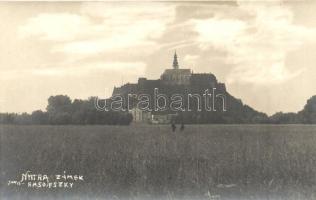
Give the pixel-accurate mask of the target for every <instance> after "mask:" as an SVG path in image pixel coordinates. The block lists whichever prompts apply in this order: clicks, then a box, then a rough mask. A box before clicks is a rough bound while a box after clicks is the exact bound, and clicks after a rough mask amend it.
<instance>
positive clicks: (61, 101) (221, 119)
mask: <svg viewBox="0 0 316 200" xmlns="http://www.w3.org/2000/svg"><path fill="white" fill-rule="evenodd" d="M95 98H96V97H90V98H89V99H87V100H80V99H75V100H73V101H72V100H71V99H70V98H69V97H68V96H66V95H57V96H51V97H49V98H48V105H47V107H46V111H42V110H36V111H33V112H32V113H31V114H28V113H22V114H17V113H0V124H38V125H41V124H43V125H45V124H49V125H66V124H78V125H84V124H100V125H102V124H103V125H129V124H130V123H131V122H132V120H133V117H132V115H131V114H130V113H127V112H118V111H108V112H102V111H98V110H97V109H96V108H95V106H94V101H95ZM236 105H237V104H236ZM238 105H239V104H238ZM235 107H236V108H234V109H232V111H234V112H232V111H230V112H231V113H228V112H227V114H228V115H227V114H225V113H223V112H222V113H214V112H212V113H206V112H201V113H198V114H197V113H194V112H192V113H191V114H190V113H188V112H187V113H184V115H183V116H181V120H182V121H184V122H185V123H197V124H198V123H204V124H205V123H206V124H208V123H224V124H230V123H243V124H245V123H261V124H316V95H315V96H313V97H311V98H310V99H308V100H307V103H306V105H305V106H304V108H303V109H302V110H301V111H299V112H297V113H293V112H292V113H283V112H277V113H275V114H274V115H272V116H269V117H268V116H267V115H266V114H264V113H259V114H253V113H254V112H253V111H252V109H251V108H250V107H247V106H245V105H243V108H239V107H240V106H239V107H238V106H235ZM237 108H238V109H237ZM242 111H243V112H242ZM236 119H240V121H236Z"/></svg>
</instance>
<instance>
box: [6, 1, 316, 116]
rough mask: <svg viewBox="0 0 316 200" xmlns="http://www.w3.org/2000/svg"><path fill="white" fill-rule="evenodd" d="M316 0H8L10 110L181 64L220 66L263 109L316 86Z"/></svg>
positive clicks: (85, 93) (236, 89)
mask: <svg viewBox="0 0 316 200" xmlns="http://www.w3.org/2000/svg"><path fill="white" fill-rule="evenodd" d="M315 10H316V2H315V1H309V0H306V1H277V0H275V1H272V0H271V1H216V2H183V1H181V2H145V1H142V2H135V1H133V2H122V1H120V2H11V3H8V2H0V22H1V23H0V33H1V37H0V44H1V45H0V112H18V113H22V112H32V111H34V110H37V109H42V110H45V108H46V106H47V99H48V97H49V96H51V95H58V94H65V95H68V96H69V97H71V98H72V99H75V98H80V99H87V98H88V97H90V96H99V97H108V96H110V95H111V93H112V90H113V87H114V86H120V85H122V83H127V82H130V83H135V82H137V79H138V78H139V77H147V78H149V79H158V78H159V77H160V75H161V74H162V72H163V71H164V69H166V68H171V66H172V59H173V54H174V51H175V50H176V51H177V54H178V57H179V65H180V68H190V69H192V70H193V71H194V73H213V74H214V75H215V76H216V77H217V79H218V80H219V81H220V82H223V83H225V84H226V88H227V91H228V92H229V93H230V94H232V95H233V96H235V97H236V98H239V99H241V100H242V101H243V103H245V104H248V105H250V106H251V107H253V108H254V109H256V110H258V111H262V112H265V113H267V114H269V115H271V114H273V113H275V112H279V111H282V112H297V111H299V110H301V109H302V108H303V106H304V105H305V103H306V101H307V99H309V98H310V97H311V96H313V95H316V84H315V81H316V66H315V63H316V62H315V61H316V60H315V59H316V15H315V13H314V11H315Z"/></svg>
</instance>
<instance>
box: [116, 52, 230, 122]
mask: <svg viewBox="0 0 316 200" xmlns="http://www.w3.org/2000/svg"><path fill="white" fill-rule="evenodd" d="M154 88H159V91H161V92H164V93H166V94H169V95H170V94H174V93H179V94H184V93H186V92H188V91H196V92H203V91H205V89H207V88H216V89H217V90H218V91H224V92H226V88H225V85H224V84H223V83H219V82H218V81H217V79H216V77H215V76H214V75H213V74H211V73H193V72H192V71H191V69H182V68H180V67H179V62H178V55H177V53H176V52H175V54H174V56H173V63H172V68H171V69H166V70H165V71H164V72H163V73H162V75H161V76H160V79H157V80H148V79H147V78H139V79H138V82H137V83H127V84H124V85H122V86H121V87H114V90H113V94H112V96H114V95H125V96H127V95H128V94H150V95H152V92H153V91H154ZM130 113H131V114H132V115H133V119H134V122H146V123H147V122H149V123H169V122H170V121H171V120H172V119H173V118H174V115H175V113H172V112H162V113H161V112H154V111H153V112H146V113H145V112H144V111H142V110H139V109H136V108H135V109H132V110H131V111H130Z"/></svg>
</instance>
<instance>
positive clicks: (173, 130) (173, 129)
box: [171, 122, 177, 132]
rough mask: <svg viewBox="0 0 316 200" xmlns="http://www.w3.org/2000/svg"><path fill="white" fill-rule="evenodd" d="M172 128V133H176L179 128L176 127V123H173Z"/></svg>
mask: <svg viewBox="0 0 316 200" xmlns="http://www.w3.org/2000/svg"><path fill="white" fill-rule="evenodd" d="M171 128H172V132H175V131H176V129H177V127H176V125H175V123H174V122H172V124H171Z"/></svg>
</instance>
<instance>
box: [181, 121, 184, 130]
mask: <svg viewBox="0 0 316 200" xmlns="http://www.w3.org/2000/svg"><path fill="white" fill-rule="evenodd" d="M183 130H184V123H183V122H182V123H181V127H180V131H183Z"/></svg>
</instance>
